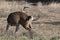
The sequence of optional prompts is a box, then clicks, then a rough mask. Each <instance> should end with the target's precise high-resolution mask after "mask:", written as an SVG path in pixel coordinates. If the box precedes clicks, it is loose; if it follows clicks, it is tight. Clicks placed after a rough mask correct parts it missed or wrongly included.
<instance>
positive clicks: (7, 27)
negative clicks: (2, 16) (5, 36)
mask: <svg viewBox="0 0 60 40" xmlns="http://www.w3.org/2000/svg"><path fill="white" fill-rule="evenodd" d="M8 29H9V24H7V26H6V32H7V31H8Z"/></svg>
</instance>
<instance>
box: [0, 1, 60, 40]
mask: <svg viewBox="0 0 60 40" xmlns="http://www.w3.org/2000/svg"><path fill="white" fill-rule="evenodd" d="M24 6H28V7H30V8H27V9H25V12H26V13H27V14H28V15H33V16H40V19H39V20H37V22H36V23H33V27H32V29H33V39H30V38H29V33H28V31H27V30H25V29H24V28H23V27H21V26H20V29H19V31H18V32H17V35H16V34H15V33H14V31H15V27H10V28H9V31H8V33H5V28H6V24H7V22H6V18H7V17H8V15H9V14H10V13H11V12H15V11H22V9H23V7H24ZM0 40H60V4H56V3H52V4H50V5H41V3H38V5H37V6H32V5H30V3H26V2H5V1H0Z"/></svg>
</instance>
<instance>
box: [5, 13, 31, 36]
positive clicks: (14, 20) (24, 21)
mask: <svg viewBox="0 0 60 40" xmlns="http://www.w3.org/2000/svg"><path fill="white" fill-rule="evenodd" d="M30 19H31V16H28V15H27V14H26V13H23V12H13V13H10V14H9V16H8V18H7V27H6V32H7V30H8V28H9V25H10V26H16V30H15V32H17V31H18V29H19V25H20V24H21V25H22V26H23V27H24V28H25V29H26V30H29V31H30V33H31V22H32V21H31V20H30ZM31 37H32V36H31Z"/></svg>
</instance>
